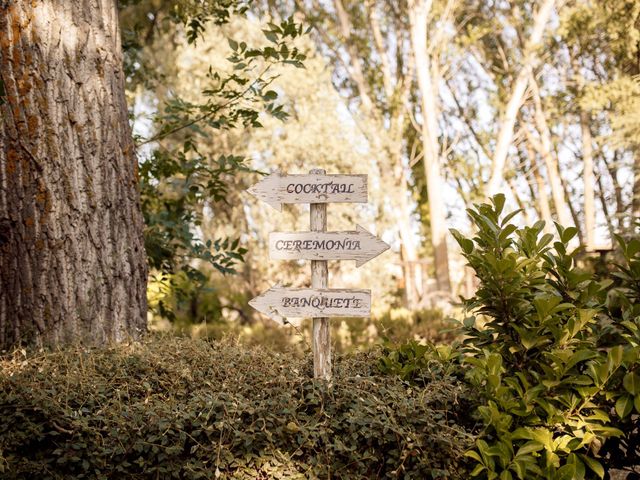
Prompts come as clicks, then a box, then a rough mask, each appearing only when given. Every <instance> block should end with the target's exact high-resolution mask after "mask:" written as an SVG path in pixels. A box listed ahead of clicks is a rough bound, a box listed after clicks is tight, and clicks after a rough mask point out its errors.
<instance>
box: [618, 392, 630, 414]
mask: <svg viewBox="0 0 640 480" xmlns="http://www.w3.org/2000/svg"><path fill="white" fill-rule="evenodd" d="M632 409H633V397H632V396H631V395H623V396H621V397H620V398H618V400H617V401H616V413H617V414H618V416H619V417H620V418H624V417H626V416H627V415H629V414H630V413H631V410H632Z"/></svg>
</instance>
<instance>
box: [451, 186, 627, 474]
mask: <svg viewBox="0 0 640 480" xmlns="http://www.w3.org/2000/svg"><path fill="white" fill-rule="evenodd" d="M503 205H504V196H502V195H497V196H495V197H494V198H493V200H492V204H491V205H489V204H482V205H479V206H476V208H475V209H473V210H470V211H469V214H470V216H471V219H472V221H473V223H474V224H475V226H476V228H477V233H476V235H475V237H474V238H473V239H468V238H465V237H463V236H462V235H461V234H460V233H459V232H456V231H454V232H453V233H454V236H455V237H456V239H457V240H458V243H459V244H460V246H461V248H462V250H463V254H464V256H465V257H466V259H467V261H468V263H469V265H470V266H471V267H472V268H473V269H474V270H475V273H476V275H477V277H478V278H479V280H480V286H479V288H478V290H477V292H476V294H475V296H474V297H473V298H471V299H469V300H467V302H466V306H467V308H468V309H469V310H470V311H471V312H472V313H473V314H474V316H471V317H469V318H467V319H465V321H464V326H465V328H464V331H465V334H466V336H467V338H466V339H465V340H464V343H463V345H464V348H463V352H464V353H465V354H466V355H467V357H466V358H465V360H464V363H465V364H466V365H467V366H468V369H467V372H466V373H467V378H468V379H469V381H470V383H471V384H472V385H473V386H474V387H475V388H476V389H477V391H478V392H479V393H480V398H481V399H482V402H481V405H480V406H479V407H478V408H477V413H478V414H479V417H480V418H481V419H482V421H483V423H484V426H485V430H484V431H483V433H482V435H481V438H480V439H478V440H477V442H476V448H475V449H474V450H472V451H470V452H469V453H468V455H469V456H470V457H471V458H472V459H473V460H475V461H476V462H477V463H476V466H475V469H474V470H473V472H472V474H473V475H474V476H475V475H479V476H482V477H485V478H489V479H494V478H500V479H505V480H508V479H511V478H514V477H517V478H520V479H525V478H526V479H535V478H540V479H571V480H572V479H582V478H594V477H600V478H602V477H604V475H605V470H606V469H608V468H610V467H618V468H620V467H630V466H633V465H636V464H638V463H640V462H639V460H640V459H639V457H638V454H639V451H638V446H639V444H640V436H639V435H640V434H639V432H638V429H639V427H640V420H639V418H640V417H639V415H638V414H640V362H639V354H640V240H638V239H628V240H625V239H623V238H621V237H617V240H618V242H619V245H620V248H621V250H622V257H623V258H624V261H623V262H622V263H621V264H620V265H618V266H617V268H616V269H615V270H614V272H613V276H614V278H612V279H602V280H599V279H597V278H594V277H593V275H592V274H590V273H588V272H586V271H583V270H581V269H580V268H578V266H577V264H576V255H577V254H578V250H575V251H572V252H570V251H569V243H570V241H571V239H572V238H573V237H574V236H575V235H576V233H577V231H576V229H575V228H562V227H560V226H557V230H558V237H559V238H558V239H557V240H556V241H554V238H553V236H552V235H550V234H543V227H544V224H543V223H542V222H538V223H536V224H535V225H533V226H532V227H525V228H517V227H516V226H515V225H513V224H512V223H510V221H511V219H512V218H513V217H514V215H515V214H516V213H517V212H514V213H511V214H509V215H506V216H505V217H503V218H502V216H501V214H502V209H503Z"/></svg>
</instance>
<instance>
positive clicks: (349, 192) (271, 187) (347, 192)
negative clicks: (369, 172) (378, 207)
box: [247, 172, 367, 210]
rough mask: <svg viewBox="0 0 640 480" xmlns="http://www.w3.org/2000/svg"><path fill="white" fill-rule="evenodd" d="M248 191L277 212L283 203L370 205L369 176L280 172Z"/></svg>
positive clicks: (264, 179)
mask: <svg viewBox="0 0 640 480" xmlns="http://www.w3.org/2000/svg"><path fill="white" fill-rule="evenodd" d="M247 191H248V192H249V193H250V194H251V195H253V196H255V197H256V198H259V199H260V200H263V201H264V202H266V203H268V204H269V205H271V206H272V207H273V208H275V209H276V210H281V209H282V204H283V203H366V202H367V176H366V175H326V174H315V173H313V174H312V173H310V174H306V175H288V174H282V173H279V172H276V173H272V174H271V175H269V176H267V177H265V178H263V179H262V180H260V181H259V182H258V183H256V184H255V185H253V186H252V187H251V188H249V189H248V190H247Z"/></svg>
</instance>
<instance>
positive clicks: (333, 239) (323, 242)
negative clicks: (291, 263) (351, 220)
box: [269, 225, 389, 267]
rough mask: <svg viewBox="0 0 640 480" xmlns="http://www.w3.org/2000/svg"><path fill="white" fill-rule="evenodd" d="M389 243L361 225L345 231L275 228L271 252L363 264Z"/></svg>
mask: <svg viewBox="0 0 640 480" xmlns="http://www.w3.org/2000/svg"><path fill="white" fill-rule="evenodd" d="M388 248H389V245H387V244H386V243H385V242H383V241H382V240H380V239H379V238H378V237H376V236H375V235H372V234H371V233H369V232H368V231H367V230H365V229H364V228H362V227H361V226H360V225H356V230H353V231H345V232H272V233H271V234H269V256H270V257H271V258H272V259H273V260H355V261H356V267H360V266H361V265H363V264H365V263H366V262H368V261H369V260H371V259H372V258H375V257H377V256H378V255H380V254H381V253H382V252H384V251H385V250H387V249H388Z"/></svg>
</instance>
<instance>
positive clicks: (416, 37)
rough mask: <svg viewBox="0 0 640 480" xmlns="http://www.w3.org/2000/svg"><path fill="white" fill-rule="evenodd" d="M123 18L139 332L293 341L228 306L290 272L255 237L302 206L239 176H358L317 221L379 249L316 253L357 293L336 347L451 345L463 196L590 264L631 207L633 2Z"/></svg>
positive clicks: (228, 2)
mask: <svg viewBox="0 0 640 480" xmlns="http://www.w3.org/2000/svg"><path fill="white" fill-rule="evenodd" d="M120 17H121V29H122V37H123V45H124V51H125V68H126V73H127V94H128V97H129V104H130V106H131V119H132V122H133V125H134V131H135V133H136V135H137V137H136V139H137V145H138V157H139V163H140V173H141V189H142V205H143V210H144V214H145V219H146V224H147V232H146V239H147V252H148V256H149V262H150V265H151V267H152V268H151V273H150V283H149V294H148V296H149V302H150V306H151V311H150V314H149V317H150V325H151V327H152V328H153V329H159V330H176V331H179V332H181V333H184V334H189V335H193V336H202V337H215V338H218V337H220V336H223V335H224V334H225V333H233V334H236V335H239V336H240V337H241V338H244V339H246V341H247V342H250V343H251V342H266V343H267V344H272V345H274V346H281V345H304V343H305V342H308V341H309V339H308V336H309V329H308V328H307V325H306V324H304V323H303V324H302V325H298V326H297V327H294V328H291V327H287V328H285V329H282V328H279V327H276V326H275V324H272V323H271V322H270V321H269V320H268V319H264V318H261V317H260V315H259V314H257V313H256V312H254V311H253V310H252V309H251V308H250V307H249V306H248V305H247V302H248V300H249V299H251V298H252V297H254V296H256V295H257V294H259V293H260V292H262V291H264V290H266V289H267V288H268V287H269V286H271V285H273V284H275V283H277V282H281V283H283V284H285V285H291V286H297V287H299V286H306V285H308V283H309V267H308V265H306V264H305V263H304V262H283V261H277V262H276V261H270V260H269V258H268V250H267V246H268V245H267V238H268V233H269V232H271V231H294V230H297V231H304V230H307V229H308V207H305V206H301V205H288V206H284V209H283V212H282V213H278V212H276V211H275V210H273V209H272V208H271V207H269V206H268V205H266V204H264V203H260V202H258V201H257V200H256V199H255V198H253V197H251V196H250V195H248V194H247V193H246V191H245V190H246V188H248V187H249V186H251V185H252V184H253V183H255V182H256V181H258V180H259V179H260V178H261V175H263V174H265V173H269V172H272V171H275V170H278V169H279V170H282V171H285V172H289V173H304V172H307V171H308V170H310V169H311V168H324V169H326V170H327V171H328V172H329V173H347V172H353V173H365V174H367V175H368V176H369V204H368V205H348V204H347V205H339V204H335V205H330V206H329V209H328V212H329V213H328V219H329V229H330V230H338V229H353V228H354V226H355V224H356V223H357V224H360V225H362V226H363V227H365V228H366V229H368V230H369V231H371V232H372V233H374V234H376V235H378V236H380V237H381V238H383V239H384V240H385V241H386V242H388V243H389V244H391V246H392V249H391V250H390V251H388V252H386V253H385V254H384V255H382V256H381V257H379V258H377V259H374V260H373V261H371V262H369V263H367V264H366V265H364V266H363V267H362V268H359V269H356V268H355V266H354V265H353V264H352V263H351V262H331V263H330V265H329V268H330V285H331V286H332V287H345V288H349V287H367V288H371V290H372V297H373V299H374V305H373V310H372V318H371V319H345V320H341V321H336V322H334V324H333V327H332V328H333V329H334V332H333V334H334V335H333V338H334V339H335V342H336V348H337V349H338V350H350V349H355V348H359V347H363V346H367V345H370V344H372V343H376V342H379V341H380V340H381V339H383V338H388V339H393V340H402V339H417V340H420V339H432V340H451V335H452V334H450V333H449V326H450V325H449V324H448V323H447V321H446V320H444V318H445V317H447V316H451V315H452V314H455V312H456V309H457V308H459V307H457V305H458V302H459V299H460V297H461V296H464V297H469V296H470V295H472V294H473V292H474V291H475V288H476V283H477V280H476V278H475V277H474V275H473V273H472V272H471V271H470V270H469V269H468V267H465V260H464V259H463V257H462V256H461V254H460V250H459V247H458V246H457V245H456V244H455V242H453V240H452V238H451V237H450V235H449V234H448V233H447V232H448V229H449V228H457V229H459V230H460V231H462V232H469V233H471V232H473V229H472V227H471V226H470V224H469V223H468V221H467V219H466V215H465V214H464V210H465V209H466V208H470V207H471V206H472V205H473V203H474V202H478V201H482V200H484V199H486V198H488V196H489V195H491V194H493V193H495V191H502V192H504V193H505V195H506V202H507V207H509V208H511V207H513V208H521V209H522V215H520V216H519V217H518V218H517V219H516V220H517V221H518V222H520V224H523V223H528V224H532V223H533V222H535V221H536V220H538V219H542V220H544V221H545V222H546V226H545V231H547V232H553V231H554V230H555V229H554V228H553V222H554V221H557V222H559V223H560V224H562V225H565V226H567V227H568V226H573V227H576V228H577V235H576V238H575V239H574V240H573V242H574V246H578V245H580V246H582V247H583V250H584V253H583V255H582V257H581V260H580V261H582V262H584V265H587V266H589V268H601V267H602V259H603V258H604V259H609V258H610V256H611V255H612V253H611V250H612V249H613V248H614V247H613V243H612V241H611V238H612V233H613V232H620V233H622V234H625V232H627V233H629V234H630V232H631V230H630V229H631V226H632V223H633V219H634V218H638V217H639V216H640V151H639V150H638V148H639V145H640V127H639V126H640V118H639V117H638V93H640V83H639V82H640V78H639V77H638V75H639V74H640V47H639V42H640V23H639V22H640V20H639V19H640V2H638V1H637V0H611V1H607V2H596V1H593V0H568V1H563V2H560V1H554V0H545V1H543V2H534V1H530V0H513V1H509V2H489V1H485V0H433V1H414V0H402V1H399V2H389V1H386V0H367V1H365V2H349V1H346V0H330V1H321V2H318V1H315V0H277V1H275V0H265V1H258V0H256V1H250V0H248V1H239V0H205V1H199V0H127V1H124V2H120ZM454 316H455V315H454Z"/></svg>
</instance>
